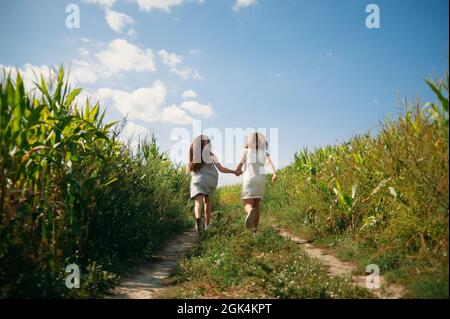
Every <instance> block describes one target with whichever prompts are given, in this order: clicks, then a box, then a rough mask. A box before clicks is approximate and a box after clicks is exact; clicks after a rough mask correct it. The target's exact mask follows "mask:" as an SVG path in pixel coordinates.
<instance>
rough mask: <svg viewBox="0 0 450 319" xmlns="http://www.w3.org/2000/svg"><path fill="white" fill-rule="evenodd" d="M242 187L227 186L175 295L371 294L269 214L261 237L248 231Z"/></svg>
mask: <svg viewBox="0 0 450 319" xmlns="http://www.w3.org/2000/svg"><path fill="white" fill-rule="evenodd" d="M238 195H239V189H238V188H236V187H231V188H222V189H221V190H220V191H219V193H218V194H217V197H216V201H215V209H218V210H219V211H216V212H215V213H214V215H213V220H214V226H213V228H212V229H211V230H209V231H208V232H206V233H205V234H204V236H203V237H202V239H201V241H200V243H199V244H198V245H197V246H196V248H195V249H194V250H193V251H191V252H190V253H189V254H188V255H187V256H186V258H185V259H184V260H182V262H181V264H180V266H179V268H178V270H177V273H176V275H175V278H174V280H173V284H175V286H174V287H172V288H171V289H170V290H169V291H168V292H167V293H165V295H164V296H163V297H166V298H167V297H172V298H371V297H373V296H372V295H371V294H370V293H369V292H368V291H367V290H365V289H361V288H357V287H354V286H353V285H352V284H351V283H349V281H348V279H338V278H332V277H330V276H328V275H327V273H326V271H325V269H324V268H323V266H322V265H320V264H319V263H317V262H316V261H315V260H312V259H311V258H309V257H308V256H307V255H306V254H305V253H304V252H303V251H302V250H301V248H300V247H299V246H298V245H297V244H295V243H293V242H292V241H289V240H285V239H284V238H282V237H280V236H279V235H278V234H277V232H276V231H275V230H274V229H273V228H272V227H270V225H269V224H268V223H267V220H266V218H264V220H263V224H262V227H261V229H260V231H259V232H258V234H257V235H256V236H253V235H252V234H251V233H250V232H248V231H246V230H245V227H244V217H245V216H244V213H243V211H242V210H243V208H242V206H241V204H240V200H239V198H238Z"/></svg>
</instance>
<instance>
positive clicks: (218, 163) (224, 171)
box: [213, 155, 236, 174]
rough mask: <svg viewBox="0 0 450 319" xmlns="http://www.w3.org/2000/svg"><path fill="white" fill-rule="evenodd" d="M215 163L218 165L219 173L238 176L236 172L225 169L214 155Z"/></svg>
mask: <svg viewBox="0 0 450 319" xmlns="http://www.w3.org/2000/svg"><path fill="white" fill-rule="evenodd" d="M213 161H214V164H215V165H216V167H217V169H218V170H219V172H221V173H224V174H236V171H233V170H231V169H229V168H226V167H224V166H223V165H222V164H221V163H220V162H219V160H218V159H217V157H216V156H215V155H214V156H213Z"/></svg>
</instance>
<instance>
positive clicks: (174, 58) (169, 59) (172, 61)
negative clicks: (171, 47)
mask: <svg viewBox="0 0 450 319" xmlns="http://www.w3.org/2000/svg"><path fill="white" fill-rule="evenodd" d="M158 54H159V56H160V57H161V60H162V61H163V63H164V64H165V65H167V66H168V67H169V68H176V67H177V65H179V64H181V63H183V57H182V56H181V55H177V54H175V53H169V52H167V51H166V50H161V51H159V52H158Z"/></svg>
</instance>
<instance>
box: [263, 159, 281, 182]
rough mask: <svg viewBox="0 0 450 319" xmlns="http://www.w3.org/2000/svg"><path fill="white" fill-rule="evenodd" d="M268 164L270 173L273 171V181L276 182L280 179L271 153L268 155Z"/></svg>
mask: <svg viewBox="0 0 450 319" xmlns="http://www.w3.org/2000/svg"><path fill="white" fill-rule="evenodd" d="M266 164H267V166H268V167H269V170H270V173H272V182H273V183H275V182H276V181H277V179H278V177H277V170H276V169H275V166H274V165H273V162H272V160H271V159H270V156H269V155H267V156H266Z"/></svg>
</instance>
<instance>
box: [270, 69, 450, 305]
mask: <svg viewBox="0 0 450 319" xmlns="http://www.w3.org/2000/svg"><path fill="white" fill-rule="evenodd" d="M448 81H449V80H448V74H446V75H445V77H444V78H443V80H437V81H435V82H431V81H427V83H428V85H429V86H430V87H431V88H432V90H433V91H434V92H435V93H436V100H437V102H433V103H427V104H425V105H423V106H421V105H420V104H419V102H417V104H416V105H414V106H410V105H408V106H406V111H405V113H404V114H403V115H400V116H399V117H398V118H397V119H396V120H390V121H386V122H384V123H382V124H381V125H380V130H379V133H378V134H377V135H376V136H372V135H371V134H370V133H367V134H363V135H358V136H355V137H353V138H351V139H350V140H349V141H347V142H345V143H342V144H339V145H335V146H327V147H323V148H319V149H316V150H314V151H313V152H310V151H308V150H303V151H301V152H300V153H298V154H297V155H296V156H295V159H294V162H293V163H292V164H291V165H290V166H288V167H286V168H285V169H283V170H282V171H281V172H280V174H279V176H280V178H279V183H278V184H277V185H276V186H274V187H269V188H268V190H267V194H266V197H265V199H266V200H265V201H264V203H263V210H265V211H266V212H267V214H268V215H269V216H270V220H271V222H272V223H274V224H277V225H281V226H283V227H285V228H287V229H289V230H290V231H292V232H293V233H296V234H300V235H301V236H302V237H306V238H309V239H313V240H314V241H315V244H316V245H318V246H321V247H324V248H327V249H329V250H330V251H331V252H333V253H334V254H335V255H337V256H338V257H340V258H342V259H344V260H347V261H352V262H354V263H356V264H357V266H358V269H359V270H360V271H362V270H363V269H365V267H366V265H369V264H377V265H379V267H380V269H381V272H382V274H384V275H386V278H388V280H390V281H391V282H399V283H401V284H403V285H404V286H405V287H406V288H407V295H406V297H413V298H430V297H434V298H448V296H449V295H448V252H449V247H448V240H449V238H448V234H449V233H448V232H449V228H448V218H449V187H448V178H449V175H448V174H449V171H448V159H449V154H448V149H449V144H448V129H449V126H448V83H449V82H448Z"/></svg>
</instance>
